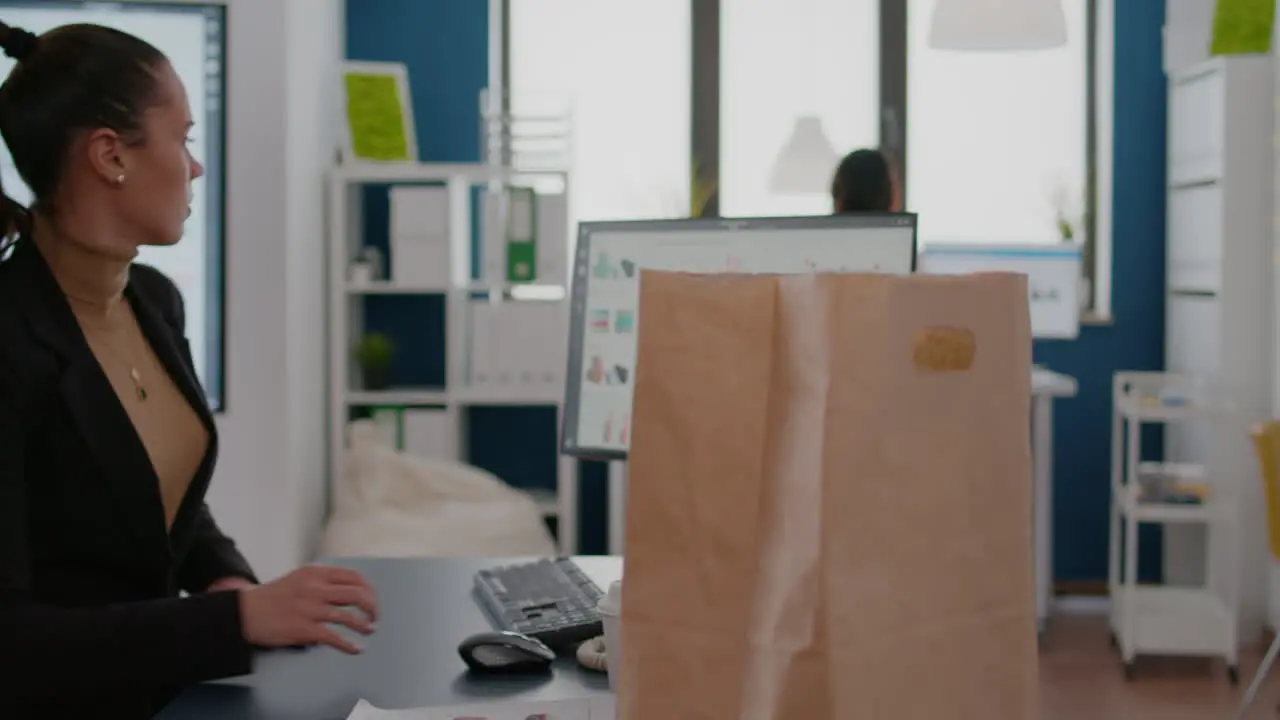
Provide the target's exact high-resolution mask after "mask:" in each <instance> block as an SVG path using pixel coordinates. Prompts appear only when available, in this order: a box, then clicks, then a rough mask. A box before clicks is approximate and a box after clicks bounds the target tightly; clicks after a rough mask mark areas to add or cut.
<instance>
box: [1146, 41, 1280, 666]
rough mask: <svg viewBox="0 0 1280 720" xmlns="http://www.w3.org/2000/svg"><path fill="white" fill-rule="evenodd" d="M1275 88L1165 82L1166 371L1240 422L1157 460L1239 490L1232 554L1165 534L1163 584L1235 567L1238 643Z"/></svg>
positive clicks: (1248, 570) (1215, 77) (1257, 590)
mask: <svg viewBox="0 0 1280 720" xmlns="http://www.w3.org/2000/svg"><path fill="white" fill-rule="evenodd" d="M1273 77H1274V70H1273V59H1272V58H1271V57H1270V56H1258V57H1249V56H1239V57H1216V58H1213V59H1211V60H1208V61H1205V62H1202V63H1198V64H1195V65H1192V66H1189V67H1185V68H1182V69H1180V70H1178V71H1176V72H1173V73H1170V75H1169V94H1168V97H1169V100H1168V103H1169V108H1168V113H1169V115H1168V151H1167V152H1168V159H1167V164H1168V173H1167V175H1168V178H1167V208H1168V209H1167V213H1168V214H1167V222H1166V232H1167V244H1168V247H1167V255H1166V258H1167V259H1166V262H1167V266H1166V277H1167V286H1166V290H1165V292H1166V295H1165V313H1166V317H1165V327H1166V332H1165V369H1166V370H1168V371H1169V372H1172V373H1180V374H1184V375H1191V376H1195V377H1199V378H1207V379H1210V380H1214V381H1217V382H1221V381H1229V382H1230V383H1231V388H1230V390H1231V393H1232V397H1233V401H1234V402H1235V403H1236V404H1237V410H1238V411H1239V412H1240V414H1241V418H1240V420H1241V422H1240V423H1232V424H1221V423H1217V424H1215V423H1175V424H1171V425H1169V426H1168V427H1167V428H1166V430H1165V440H1164V443H1165V457H1166V458H1172V459H1190V460H1193V461H1195V462H1198V463H1202V464H1204V465H1206V466H1207V472H1208V473H1209V475H1210V476H1211V477H1212V478H1215V479H1217V478H1222V479H1231V480H1232V481H1233V482H1238V483H1239V492H1240V497H1241V503H1242V510H1241V514H1240V525H1239V527H1238V528H1237V529H1236V532H1235V533H1234V537H1233V538H1230V542H1231V543H1232V544H1231V545H1229V546H1228V545H1226V544H1225V541H1226V540H1227V537H1226V536H1222V537H1221V538H1218V539H1215V538H1210V537H1208V536H1207V535H1206V534H1205V527H1204V526H1203V525H1201V524H1188V523H1183V524H1177V525H1172V526H1169V527H1167V528H1166V530H1165V533H1164V558H1163V565H1164V568H1163V569H1164V579H1165V582H1167V583H1172V584H1177V585H1189V586H1195V585H1203V584H1204V583H1205V582H1206V581H1207V579H1208V578H1207V577H1206V575H1205V569H1206V568H1208V567H1211V566H1213V565H1215V564H1220V563H1223V562H1226V558H1227V557H1228V556H1230V557H1231V558H1234V562H1237V563H1239V564H1240V565H1241V567H1242V571H1241V595H1240V602H1241V605H1240V622H1241V628H1240V632H1241V638H1242V639H1243V640H1244V641H1251V640H1253V639H1255V638H1257V637H1259V632H1260V630H1261V624H1262V622H1261V621H1262V615H1263V609H1264V607H1265V594H1266V583H1265V577H1266V572H1265V568H1266V567H1267V554H1266V540H1265V538H1266V534H1265V517H1264V515H1263V513H1262V511H1261V508H1263V507H1264V505H1263V504H1262V488H1261V483H1259V482H1258V481H1257V479H1256V478H1257V461H1256V459H1255V456H1254V454H1253V450H1252V448H1251V446H1250V444H1249V437H1248V423H1252V422H1257V421H1260V420H1263V419H1265V418H1267V417H1268V416H1269V414H1270V410H1271V407H1270V402H1271V398H1272V397H1273V394H1272V379H1271V374H1272V367H1271V360H1272V348H1273V336H1274V333H1275V331H1274V324H1273V320H1272V310H1273V307H1274V295H1273V290H1272V284H1273V282H1272V274H1273V270H1274V268H1275V251H1274V245H1273V239H1274V227H1275V220H1274V217H1273V215H1274V213H1273V209H1272V208H1273V203H1274V196H1273V192H1272V188H1273V186H1274V176H1275V164H1274V160H1273V158H1274V149H1273V135H1274V133H1275V124H1274V117H1275V112H1274V104H1275V85H1274V83H1273V80H1272V78H1273ZM1219 540H1222V541H1223V542H1219Z"/></svg>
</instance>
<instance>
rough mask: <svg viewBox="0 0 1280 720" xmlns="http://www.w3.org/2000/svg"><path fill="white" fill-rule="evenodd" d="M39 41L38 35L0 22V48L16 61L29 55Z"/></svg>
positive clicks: (20, 60)
mask: <svg viewBox="0 0 1280 720" xmlns="http://www.w3.org/2000/svg"><path fill="white" fill-rule="evenodd" d="M39 42H40V38H39V36H37V35H36V34H35V33H33V32H28V31H26V30H23V29H22V28H16V27H9V26H8V25H5V24H4V23H0V50H3V51H4V54H5V55H7V56H9V57H11V58H13V59H14V60H17V61H18V62H22V60H23V59H24V58H26V57H27V56H29V55H31V53H32V52H33V51H34V50H35V49H36V45H37V44H38V43H39Z"/></svg>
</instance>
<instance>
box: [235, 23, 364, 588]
mask: <svg viewBox="0 0 1280 720" xmlns="http://www.w3.org/2000/svg"><path fill="white" fill-rule="evenodd" d="M227 4H228V6H229V11H228V13H227V16H228V28H227V45H228V54H229V57H228V59H227V68H228V70H227V80H228V83H229V93H228V98H227V108H228V113H229V117H228V124H227V133H228V142H227V152H228V171H227V213H228V222H227V233H228V237H227V259H228V265H227V275H226V278H227V280H226V281H227V345H226V352H227V376H226V389H227V408H226V412H225V413H224V414H223V415H222V416H221V417H220V418H219V421H218V428H219V431H220V434H221V458H220V462H219V466H218V471H217V473H216V475H215V477H214V483H213V487H212V488H211V490H210V493H209V502H210V505H211V506H212V508H213V511H214V514H215V517H216V518H217V519H218V522H219V523H220V524H221V525H222V527H223V529H224V530H225V531H226V532H227V533H229V534H231V535H232V536H233V537H234V538H236V540H237V541H238V542H239V543H240V545H241V547H242V548H243V550H244V551H245V553H246V555H248V557H249V560H250V561H251V562H252V563H253V564H254V566H255V568H256V569H257V570H258V572H259V573H260V574H261V575H262V576H263V577H264V578H270V577H275V576H277V575H279V574H281V573H283V572H286V571H287V570H289V569H290V568H292V567H294V566H296V565H297V564H299V563H300V562H302V561H304V560H305V559H306V558H307V557H309V555H310V552H311V548H312V547H313V540H314V537H315V534H316V532H317V524H318V522H319V518H320V513H321V512H322V510H323V497H324V490H323V476H324V473H323V468H324V462H325V461H324V458H325V451H324V435H323V427H322V425H321V424H320V421H321V419H322V418H323V416H324V415H323V412H322V409H321V408H322V405H323V402H324V397H323V393H324V387H325V386H324V377H323V366H322V364H321V363H322V362H323V360H322V358H323V357H324V352H325V346H324V332H323V312H324V310H323V308H324V302H323V293H322V289H321V283H322V280H323V277H324V272H323V258H324V254H323V252H322V251H321V249H320V248H321V244H322V242H323V232H322V223H323V217H324V213H323V208H322V199H323V194H322V190H321V187H322V186H321V172H320V171H321V168H323V167H324V166H326V165H327V164H328V163H329V162H330V160H331V159H332V157H333V155H332V151H333V147H334V139H335V137H336V135H335V133H334V132H333V128H332V125H333V124H332V123H330V122H326V121H324V120H323V119H324V118H326V117H328V115H331V114H332V112H331V111H332V108H331V107H329V105H328V104H327V103H326V102H325V101H324V100H323V95H324V94H325V92H327V91H328V90H329V89H330V88H329V86H332V85H334V82H333V78H334V73H335V67H336V63H337V61H338V59H339V58H340V57H341V55H342V32H343V27H344V26H343V17H344V11H343V3H342V0H282V1H273V2H264V1H263V0H228V3H227ZM304 8H305V12H304Z"/></svg>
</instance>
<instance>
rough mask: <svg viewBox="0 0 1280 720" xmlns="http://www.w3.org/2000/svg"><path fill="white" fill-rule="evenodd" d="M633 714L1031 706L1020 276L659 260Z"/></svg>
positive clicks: (875, 716) (858, 719) (951, 718)
mask: <svg viewBox="0 0 1280 720" xmlns="http://www.w3.org/2000/svg"><path fill="white" fill-rule="evenodd" d="M639 317H640V328H639V338H638V342H639V350H638V358H637V365H636V379H635V405H634V409H633V412H632V423H633V435H632V441H631V449H630V455H629V461H630V465H629V473H628V483H627V486H628V491H627V533H626V568H625V580H624V582H623V600H622V639H621V651H622V655H623V658H622V668H621V675H620V677H619V682H620V687H619V715H618V717H619V718H620V720H641V719H643V720H656V719H658V718H662V719H663V720H667V719H679V720H701V719H703V718H706V719H708V720H710V719H715V720H720V719H723V720H738V719H740V718H751V719H760V720H940V719H942V718H946V719H947V720H1029V719H1030V718H1032V717H1034V715H1035V712H1036V688H1037V648H1036V620H1035V608H1034V586H1033V579H1032V576H1033V573H1032V542H1031V525H1030V520H1031V498H1032V495H1031V479H1030V478H1031V454H1030V434H1029V428H1028V417H1029V413H1030V404H1031V398H1030V384H1031V381H1030V372H1031V336H1030V321H1029V311H1028V304H1027V286H1026V279H1025V277H1024V276H1021V275H1013V274H983V275H970V276H954V277H953V276H936V275H935V276H927V275H917V276H911V277H891V276H885V275H816V276H815V275H807V276H799V275H797V276H742V275H734V276H731V275H711V276H695V275H686V274H679V273H663V272H645V273H644V274H643V278H642V281H641V289H640V311H639Z"/></svg>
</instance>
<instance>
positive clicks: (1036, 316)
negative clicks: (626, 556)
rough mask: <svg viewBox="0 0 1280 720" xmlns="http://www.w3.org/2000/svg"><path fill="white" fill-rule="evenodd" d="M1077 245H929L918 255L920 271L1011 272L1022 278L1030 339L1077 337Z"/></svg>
mask: <svg viewBox="0 0 1280 720" xmlns="http://www.w3.org/2000/svg"><path fill="white" fill-rule="evenodd" d="M1082 262H1083V255H1082V252H1081V248H1080V246H1078V245H958V244H957V245H951V244H946V245H934V246H932V247H926V248H924V249H923V250H922V252H921V254H920V272H923V273H933V274H940V275H967V274H969V273H976V272H1015V273H1021V274H1023V275H1026V276H1027V290H1028V293H1029V294H1030V298H1029V300H1030V302H1031V334H1032V336H1033V337H1037V338H1045V339H1058V340H1074V339H1075V338H1076V337H1078V336H1079V335H1080V304H1081V295H1080V290H1081V274H1080V271H1081V264H1082Z"/></svg>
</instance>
